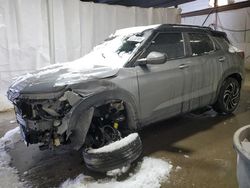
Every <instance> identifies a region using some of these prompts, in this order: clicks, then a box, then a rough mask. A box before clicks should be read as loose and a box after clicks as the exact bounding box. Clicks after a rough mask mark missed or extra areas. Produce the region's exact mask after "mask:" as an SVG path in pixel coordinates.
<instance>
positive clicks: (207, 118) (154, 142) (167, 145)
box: [140, 108, 234, 156]
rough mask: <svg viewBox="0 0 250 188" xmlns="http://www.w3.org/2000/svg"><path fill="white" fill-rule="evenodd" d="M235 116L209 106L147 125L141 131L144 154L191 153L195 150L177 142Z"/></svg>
mask: <svg viewBox="0 0 250 188" xmlns="http://www.w3.org/2000/svg"><path fill="white" fill-rule="evenodd" d="M233 116H234V115H233V114H232V115H227V116H225V115H219V114H217V113H216V112H214V111H213V110H211V109H209V108H207V109H199V110H196V111H194V112H192V113H188V114H184V115H182V116H177V117H174V118H171V119H168V120H165V121H161V122H159V123H156V124H152V125H150V126H148V127H145V128H143V130H141V131H140V136H141V139H142V142H143V148H144V155H145V156H148V155H150V154H152V153H154V152H157V151H168V152H173V153H184V154H190V153H192V152H193V151H192V150H191V149H189V148H182V147H177V146H175V143H176V142H178V141H181V140H183V139H185V138H187V137H190V136H192V135H195V134H197V133H199V132H202V131H206V130H208V129H211V128H213V127H214V126H217V125H218V124H219V123H220V122H223V121H225V120H227V119H230V118H232V117H233Z"/></svg>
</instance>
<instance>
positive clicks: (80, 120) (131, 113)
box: [67, 90, 139, 149]
mask: <svg viewBox="0 0 250 188" xmlns="http://www.w3.org/2000/svg"><path fill="white" fill-rule="evenodd" d="M116 100H119V101H123V102H124V105H125V109H126V112H127V117H128V128H129V129H134V130H135V129H138V128H139V120H138V113H137V108H136V104H135V102H134V100H133V97H132V96H130V95H129V94H128V93H127V92H126V91H123V90H112V91H103V92H100V93H97V94H94V95H92V96H90V97H88V98H85V99H84V98H83V99H82V100H81V101H80V102H79V103H78V104H77V105H76V106H75V107H74V109H73V111H72V112H71V117H70V119H69V126H68V130H67V132H72V133H74V132H76V134H72V136H71V139H73V140H74V141H73V143H74V144H73V145H75V146H76V147H75V148H76V149H80V148H81V146H82V145H83V144H84V141H85V137H86V135H87V132H88V129H89V127H90V124H91V121H92V117H93V110H94V109H95V108H97V107H99V106H102V105H105V104H108V103H110V102H112V101H116ZM91 109H92V110H91ZM83 113H88V114H89V115H90V116H91V117H83V115H82V114H83ZM88 118H91V121H89V119H88ZM86 122H87V123H86ZM74 137H75V138H74Z"/></svg>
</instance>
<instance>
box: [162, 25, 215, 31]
mask: <svg viewBox="0 0 250 188" xmlns="http://www.w3.org/2000/svg"><path fill="white" fill-rule="evenodd" d="M166 25H169V26H175V27H192V28H200V29H208V30H213V29H212V28H211V27H207V26H199V25H187V24H166Z"/></svg>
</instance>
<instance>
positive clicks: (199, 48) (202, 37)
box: [188, 33, 214, 56]
mask: <svg viewBox="0 0 250 188" xmlns="http://www.w3.org/2000/svg"><path fill="white" fill-rule="evenodd" d="M188 35H189V41H190V46H191V49H192V56H198V55H204V54H208V53H209V52H212V51H214V45H213V42H212V41H211V39H210V38H209V37H208V35H207V34H203V33H189V34H188Z"/></svg>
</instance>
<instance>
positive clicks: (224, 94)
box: [213, 77, 240, 114]
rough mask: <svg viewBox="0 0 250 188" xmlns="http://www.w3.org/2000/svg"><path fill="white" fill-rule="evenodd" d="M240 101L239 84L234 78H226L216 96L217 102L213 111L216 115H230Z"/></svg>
mask: <svg viewBox="0 0 250 188" xmlns="http://www.w3.org/2000/svg"><path fill="white" fill-rule="evenodd" d="M239 101H240V83H239V82H238V81H237V80H236V79H235V78H231V77H229V78H227V79H226V80H225V81H224V82H223V84H222V86H221V88H220V92H219V95H218V99H217V102H216V103H215V104H214V105H213V109H214V110H215V111H216V112H218V113H224V114H231V113H232V112H233V111H234V110H235V109H236V108H237V106H238V104H239Z"/></svg>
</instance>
